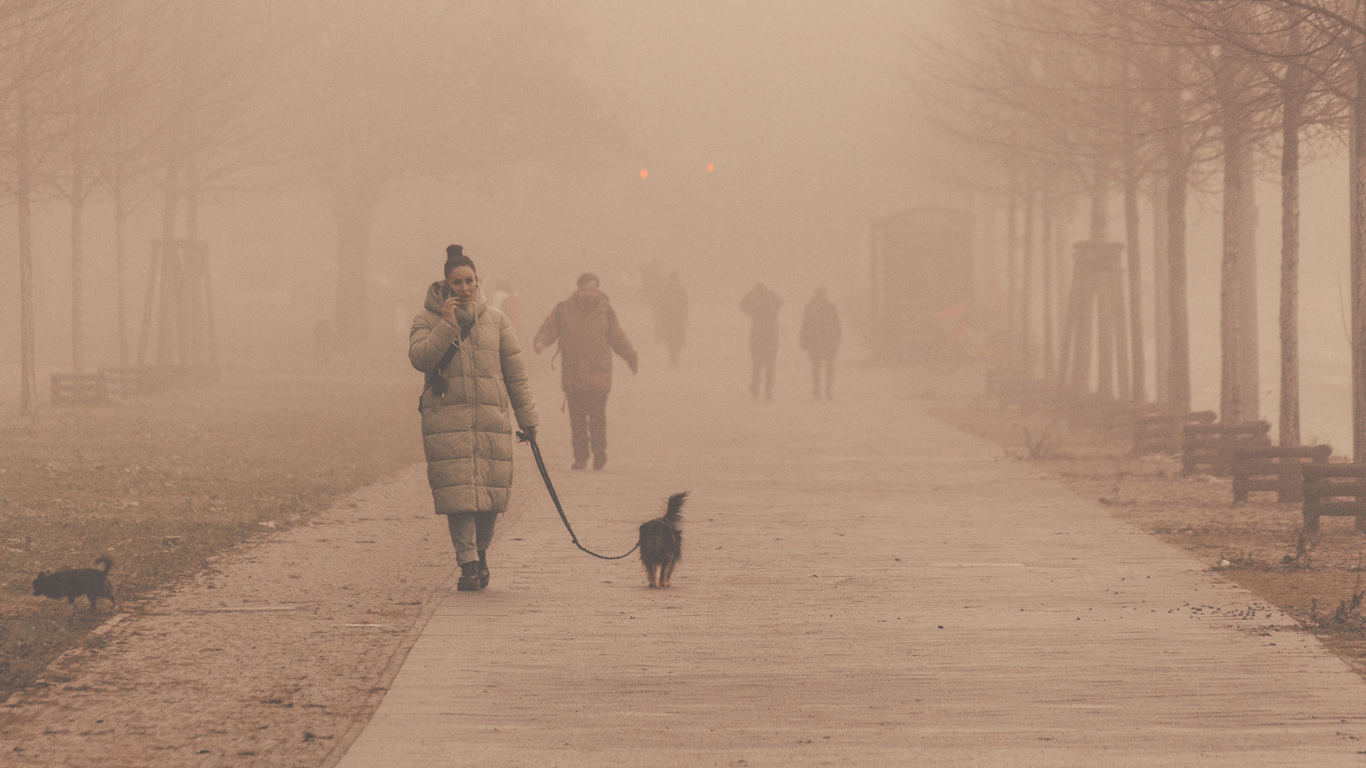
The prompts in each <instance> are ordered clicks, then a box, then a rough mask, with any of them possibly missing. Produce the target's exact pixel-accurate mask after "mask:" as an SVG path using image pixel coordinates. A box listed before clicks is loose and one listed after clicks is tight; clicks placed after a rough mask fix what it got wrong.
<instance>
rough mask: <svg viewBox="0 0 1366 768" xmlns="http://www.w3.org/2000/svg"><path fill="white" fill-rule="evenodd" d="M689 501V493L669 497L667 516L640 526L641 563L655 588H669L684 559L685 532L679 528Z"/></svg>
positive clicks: (665, 514)
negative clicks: (676, 566) (684, 501)
mask: <svg viewBox="0 0 1366 768" xmlns="http://www.w3.org/2000/svg"><path fill="white" fill-rule="evenodd" d="M686 498H688V492H687V491H684V492H682V493H675V494H674V495H672V496H670V497H669V506H668V511H666V512H665V513H664V516H663V517H657V518H655V519H654V520H651V521H649V522H647V523H642V524H641V526H640V562H641V563H643V564H644V565H645V572H646V573H647V574H649V577H650V586H652V587H667V586H669V578H670V577H672V576H673V573H674V566H675V565H677V564H678V560H679V558H681V557H682V556H683V531H681V530H679V528H678V524H679V523H680V522H682V521H683V518H682V516H681V513H682V511H683V500H684V499H686Z"/></svg>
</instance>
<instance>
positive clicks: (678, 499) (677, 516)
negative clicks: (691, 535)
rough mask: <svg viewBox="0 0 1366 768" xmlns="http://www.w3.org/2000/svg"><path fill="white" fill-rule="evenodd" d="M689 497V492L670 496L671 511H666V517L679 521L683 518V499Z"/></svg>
mask: <svg viewBox="0 0 1366 768" xmlns="http://www.w3.org/2000/svg"><path fill="white" fill-rule="evenodd" d="M686 498H688V492H687V491H683V492H682V493H675V494H674V495H672V496H670V497H669V511H667V512H665V513H664V519H665V520H668V521H670V522H674V523H676V522H678V521H679V520H681V519H683V518H682V512H683V500H684V499H686Z"/></svg>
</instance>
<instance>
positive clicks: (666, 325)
mask: <svg viewBox="0 0 1366 768" xmlns="http://www.w3.org/2000/svg"><path fill="white" fill-rule="evenodd" d="M687 335H688V292H687V291H685V290H683V283H682V282H681V281H680V280H679V279H678V273H677V272H670V273H669V279H668V280H665V281H664V284H663V285H661V286H660V288H659V294H658V296H656V297H655V338H656V339H657V340H658V341H661V342H663V343H664V348H665V349H667V350H669V367H670V368H677V367H678V355H679V353H680V352H682V351H683V343H684V341H685V340H686V338H687Z"/></svg>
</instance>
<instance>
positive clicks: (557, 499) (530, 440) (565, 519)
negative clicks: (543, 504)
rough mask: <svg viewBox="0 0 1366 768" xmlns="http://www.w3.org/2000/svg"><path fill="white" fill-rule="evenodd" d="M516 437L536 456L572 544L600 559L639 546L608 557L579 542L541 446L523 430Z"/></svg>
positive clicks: (628, 554)
mask: <svg viewBox="0 0 1366 768" xmlns="http://www.w3.org/2000/svg"><path fill="white" fill-rule="evenodd" d="M517 439H518V440H521V441H522V442H524V443H531V455H533V456H535V457H536V467H537V468H538V469H540V470H541V479H542V480H544V481H545V489H546V490H547V491H549V492H550V500H551V501H553V502H555V511H556V512H559V513H560V520H561V521H562V522H563V523H564V529H565V530H566V531H569V539H570V541H573V542H574V546H576V547H578V548H579V549H581V550H583V551H584V552H587V553H588V554H590V555H592V556H593V557H596V558H599V559H602V560H620V559H622V558H624V557H630V555H631V552H635V551H636V549H638V548H639V547H640V542H639V541H637V542H636V545H635V546H634V547H631V551H630V552H627V553H626V554H624V555H617V556H616V557H608V556H607V555H599V554H598V553H597V552H594V551H593V550H591V549H589V548H588V547H585V546H584V545H582V544H580V543H579V537H578V536H575V535H574V529H573V528H572V527H571V526H570V525H569V518H568V517H566V516H565V514H564V507H563V506H561V505H560V497H559V495H557V494H556V493H555V485H554V484H553V483H551V482H550V473H549V472H547V471H546V469H545V460H544V459H542V458H541V447H540V446H538V445H536V438H534V437H528V436H527V434H526V433H525V432H518V433H517Z"/></svg>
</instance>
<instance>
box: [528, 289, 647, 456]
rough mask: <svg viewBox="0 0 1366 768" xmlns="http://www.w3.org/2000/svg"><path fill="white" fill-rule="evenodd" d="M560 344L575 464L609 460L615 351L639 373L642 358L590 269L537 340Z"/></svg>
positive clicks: (540, 344)
mask: <svg viewBox="0 0 1366 768" xmlns="http://www.w3.org/2000/svg"><path fill="white" fill-rule="evenodd" d="M556 343H558V344H559V345H560V350H559V355H560V386H561V387H563V388H564V396H565V400H566V401H568V403H569V429H570V440H571V442H572V444H573V446H574V467H573V468H574V469H583V468H585V467H587V466H588V457H589V450H590V448H591V450H592V457H593V469H602V468H603V466H605V465H606V464H607V394H608V393H609V392H610V391H611V390H612V353H613V352H615V353H617V354H618V355H620V356H621V359H623V360H625V361H626V364H627V365H629V366H630V367H631V373H635V372H636V370H637V365H638V364H639V359H638V358H637V357H636V351H635V349H634V348H633V347H632V346H631V342H630V341H629V340H627V338H626V333H625V332H624V331H622V330H621V324H620V323H618V322H617V313H616V312H615V311H613V309H612V303H611V302H610V301H608V299H607V295H606V294H604V293H603V292H602V291H600V290H598V278H597V275H594V274H593V273H591V272H585V273H584V274H583V275H580V276H579V281H578V289H577V290H575V291H574V294H573V295H572V296H570V297H569V298H568V299H566V300H565V301H562V302H560V303H559V304H557V305H556V306H555V309H554V310H553V311H552V312H551V313H550V316H549V317H547V318H546V319H545V322H544V323H542V324H541V329H540V330H539V331H537V332H536V338H535V340H534V341H533V342H532V345H533V347H534V348H535V350H536V354H538V355H539V354H540V353H541V352H542V351H544V350H545V349H546V348H547V347H549V346H550V345H551V344H556Z"/></svg>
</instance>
